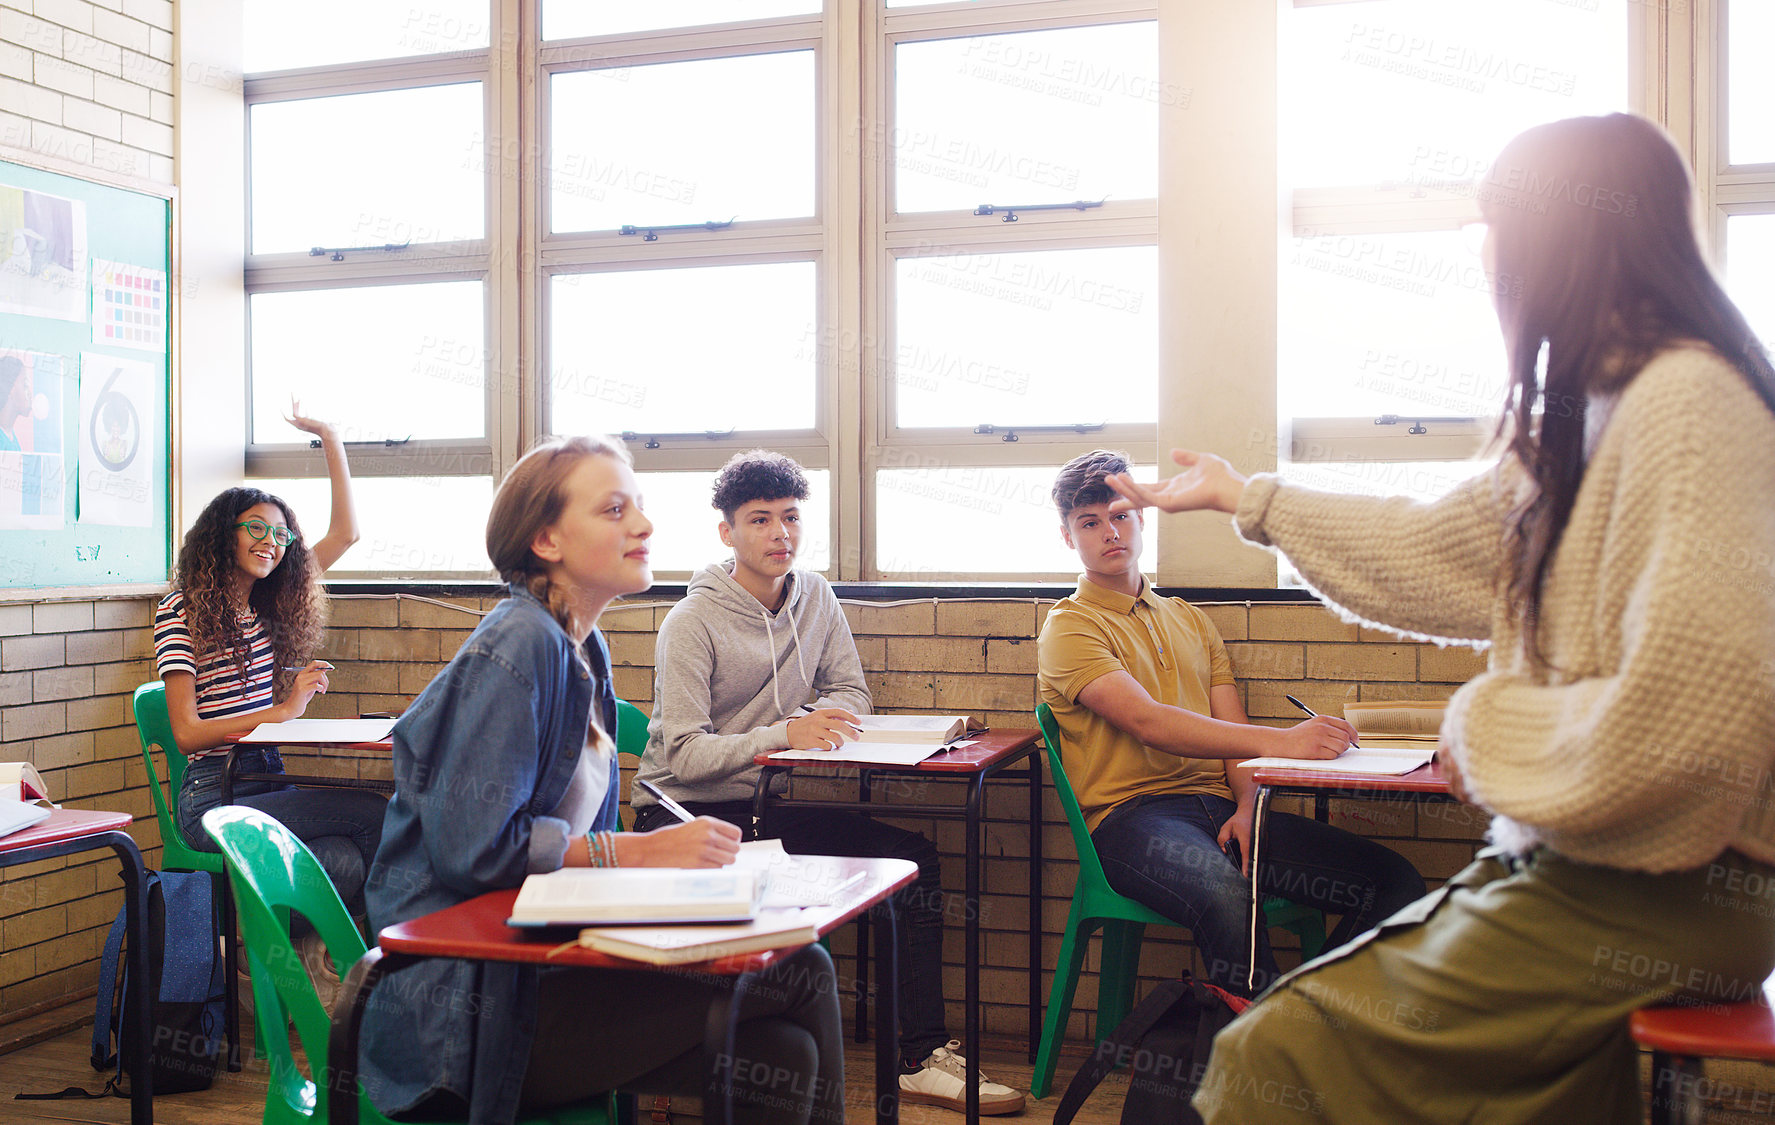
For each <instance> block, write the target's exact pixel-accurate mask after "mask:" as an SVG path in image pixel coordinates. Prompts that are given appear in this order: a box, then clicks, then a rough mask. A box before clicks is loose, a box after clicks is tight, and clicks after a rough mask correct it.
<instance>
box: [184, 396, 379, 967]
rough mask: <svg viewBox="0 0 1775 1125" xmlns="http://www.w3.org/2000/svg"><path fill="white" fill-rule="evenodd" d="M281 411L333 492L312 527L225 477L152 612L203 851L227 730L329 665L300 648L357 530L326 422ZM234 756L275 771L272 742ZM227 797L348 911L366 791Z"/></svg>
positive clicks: (289, 708) (320, 682) (189, 821)
mask: <svg viewBox="0 0 1775 1125" xmlns="http://www.w3.org/2000/svg"><path fill="white" fill-rule="evenodd" d="M287 421H288V422H289V423H290V424H291V425H293V426H295V427H296V428H297V429H299V430H305V431H307V432H308V433H311V434H314V435H315V436H316V437H318V438H320V441H321V451H322V452H323V453H324V455H325V456H326V460H327V472H328V476H329V477H330V479H331V482H332V496H333V509H332V516H331V519H330V521H329V524H328V527H327V534H326V536H325V537H324V538H322V539H321V540H320V541H319V542H317V543H315V544H313V545H312V546H310V545H309V544H308V543H306V542H305V541H304V540H303V538H302V531H301V527H300V526H299V525H298V524H297V522H296V513H295V512H293V511H291V510H290V506H289V505H288V504H286V503H284V502H283V501H282V500H280V499H278V498H277V497H276V496H273V495H271V494H270V493H267V492H262V491H260V490H259V489H256V488H230V489H228V490H226V491H225V492H223V493H222V494H221V495H219V496H217V497H216V498H215V499H214V500H211V501H210V503H209V506H208V507H206V508H205V509H204V510H203V514H201V515H199V516H198V517H197V522H196V523H194V524H192V525H191V530H190V531H189V532H187V533H186V535H185V542H184V545H183V546H181V547H180V549H179V564H178V579H177V583H176V585H175V587H174V589H173V591H172V593H170V594H168V595H167V596H166V597H165V598H163V599H162V600H161V602H160V606H159V608H158V609H157V610H156V611H155V614H154V655H155V662H156V665H157V669H158V671H159V673H160V677H161V679H162V680H164V681H165V682H166V703H167V713H168V717H169V718H170V719H171V720H172V727H173V738H174V739H175V740H176V741H177V742H178V744H179V750H180V752H181V753H183V754H184V755H186V757H187V759H188V765H187V766H186V769H185V781H184V784H183V785H182V786H181V788H180V790H179V794H178V812H177V817H178V822H179V830H180V831H181V832H182V833H184V835H185V840H186V842H187V843H189V844H190V845H191V846H192V847H194V848H199V849H201V850H203V851H210V852H213V851H215V850H216V846H215V845H214V844H213V843H211V841H210V839H209V836H208V835H207V834H206V833H205V832H204V831H203V827H202V824H201V823H200V821H201V818H202V816H203V814H204V813H205V812H206V811H208V810H209V809H211V808H213V807H214V806H216V805H218V804H221V800H222V770H223V766H224V765H225V764H226V762H227V758H228V750H229V748H230V746H231V745H232V743H233V739H235V738H237V737H238V736H240V735H241V734H244V733H245V732H247V731H250V730H252V729H253V728H254V727H256V726H258V725H259V724H260V723H272V722H282V721H285V720H288V719H296V718H300V717H301V716H302V714H303V713H304V712H305V711H307V709H308V704H309V701H310V700H312V699H313V698H314V697H315V695H317V694H319V693H321V692H324V691H326V690H327V671H328V669H329V668H331V667H332V666H331V665H329V664H328V663H327V662H326V661H324V660H315V659H314V658H313V657H314V654H315V650H317V649H318V648H319V647H320V643H321V635H322V632H323V631H324V627H325V624H326V598H325V596H324V594H323V592H322V590H321V586H320V574H321V572H322V571H324V570H326V569H327V568H328V567H330V566H332V565H333V564H334V563H335V562H337V561H338V560H339V556H341V555H343V554H344V553H345V551H346V548H348V547H350V546H351V545H352V544H353V543H354V542H356V541H357V537H358V527H357V513H356V511H355V509H354V508H353V506H352V499H351V472H350V469H349V467H348V466H347V464H346V460H345V446H344V444H343V443H342V442H341V441H340V440H339V434H338V432H337V431H336V430H335V429H334V428H333V426H332V424H331V423H329V422H322V421H318V420H316V419H314V418H309V417H306V416H304V415H303V414H302V412H301V404H300V403H297V402H295V401H292V402H291V403H290V414H289V417H288V418H287ZM237 762H238V770H239V772H242V773H282V772H283V761H282V759H281V758H280V757H279V756H278V753H277V748H276V747H263V748H261V747H251V748H242V750H241V751H240V753H239V755H238V756H237ZM233 799H234V803H236V804H240V805H250V806H252V807H253V808H256V809H260V810H262V811H264V812H267V813H269V814H270V815H272V816H274V817H276V818H277V819H278V820H280V821H282V822H283V824H284V825H285V827H287V828H289V829H290V831H292V832H294V833H295V834H296V835H297V836H299V837H300V838H301V839H302V840H303V841H304V842H305V843H306V844H307V845H308V846H309V848H310V849H311V850H312V851H313V852H314V853H315V856H316V858H318V859H319V860H320V861H321V864H322V866H323V867H325V868H326V871H327V874H328V875H330V876H331V877H332V879H333V885H334V886H335V887H337V888H338V890H339V894H340V897H341V898H343V899H344V900H345V902H346V904H347V905H348V906H350V907H351V909H352V911H353V912H354V913H358V914H361V913H362V912H363V897H364V895H363V887H364V874H365V872H366V871H368V870H369V867H370V861H371V860H372V859H373V858H374V857H375V855H376V844H377V842H378V840H380V839H381V836H382V813H383V809H384V807H385V806H386V802H385V801H384V800H383V799H382V798H381V797H380V796H378V795H377V794H375V793H370V792H366V791H363V790H343V789H332V790H325V789H297V788H295V787H294V786H289V785H283V784H279V783H277V782H265V781H255V782H242V783H239V784H237V785H235V787H234V798H233ZM311 937H312V935H311ZM310 944H312V941H310ZM305 952H306V951H305ZM323 961H324V958H321V959H319V960H317V961H314V962H313V963H314V964H317V965H318V964H320V963H322V962H323ZM323 998H324V997H323Z"/></svg>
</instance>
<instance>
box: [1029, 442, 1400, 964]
mask: <svg viewBox="0 0 1775 1125" xmlns="http://www.w3.org/2000/svg"><path fill="white" fill-rule="evenodd" d="M1127 471H1128V459H1127V457H1126V456H1125V455H1123V454H1120V453H1112V452H1109V451H1106V450H1097V451H1096V452H1093V453H1087V454H1085V455H1084V456H1081V457H1075V458H1074V459H1073V460H1071V461H1069V462H1067V464H1066V466H1065V467H1064V468H1062V469H1061V470H1060V475H1059V477H1058V478H1056V480H1055V482H1054V489H1053V499H1054V505H1055V507H1056V508H1058V509H1059V511H1060V520H1061V531H1060V533H1061V536H1062V537H1063V538H1064V539H1065V540H1066V545H1067V546H1069V547H1071V548H1073V549H1074V550H1075V551H1077V552H1078V556H1079V562H1080V564H1081V565H1082V566H1083V567H1084V573H1083V574H1081V575H1079V587H1078V590H1077V592H1076V593H1074V594H1073V596H1072V597H1069V598H1066V599H1064V600H1063V601H1061V602H1060V603H1059V604H1058V605H1056V606H1055V607H1054V608H1053V610H1052V611H1050V612H1049V614H1048V619H1047V621H1046V622H1045V623H1044V624H1043V625H1042V633H1041V639H1040V642H1039V644H1038V650H1039V660H1040V667H1041V675H1040V680H1039V685H1038V689H1037V693H1038V696H1039V698H1040V700H1041V702H1043V703H1046V704H1047V705H1048V706H1049V707H1050V708H1052V709H1053V712H1054V718H1055V720H1056V721H1057V722H1058V724H1059V726H1060V742H1061V758H1062V759H1063V761H1064V762H1065V765H1066V775H1067V777H1068V778H1069V779H1070V780H1071V782H1072V785H1073V788H1074V790H1076V791H1077V793H1078V799H1079V805H1080V807H1081V808H1082V809H1083V811H1084V814H1085V823H1086V824H1087V825H1088V826H1089V827H1090V829H1091V839H1092V841H1093V842H1094V843H1095V844H1096V845H1097V855H1098V858H1099V859H1100V860H1101V861H1102V863H1103V871H1104V874H1105V875H1106V876H1108V878H1109V883H1110V886H1111V887H1113V888H1115V889H1116V890H1117V891H1118V892H1120V893H1121V894H1124V895H1126V896H1128V897H1129V898H1131V899H1134V900H1135V901H1137V902H1140V903H1143V904H1145V905H1146V906H1149V907H1151V908H1152V909H1154V910H1156V911H1158V912H1159V913H1160V914H1163V915H1165V916H1166V917H1167V918H1172V919H1175V920H1176V921H1177V922H1178V923H1179V924H1181V925H1184V926H1188V927H1189V928H1190V931H1191V932H1192V933H1193V934H1194V936H1195V940H1196V944H1197V945H1198V946H1199V947H1200V948H1201V950H1202V958H1203V960H1204V962H1205V963H1206V964H1207V968H1208V978H1209V980H1210V981H1211V982H1212V983H1214V984H1218V985H1220V986H1221V987H1223V988H1226V989H1228V990H1231V991H1234V992H1240V993H1248V992H1249V989H1248V987H1247V979H1248V973H1247V968H1248V966H1247V965H1246V960H1247V957H1248V955H1249V954H1248V950H1249V940H1250V935H1249V932H1248V926H1249V920H1248V918H1249V916H1248V909H1249V907H1248V903H1249V897H1248V896H1249V894H1250V891H1249V884H1248V883H1247V881H1246V876H1245V874H1244V867H1245V861H1244V856H1245V855H1247V854H1248V853H1249V850H1250V843H1251V814H1252V803H1253V800H1254V798H1255V787H1254V786H1252V784H1251V783H1250V780H1249V778H1248V776H1246V775H1243V774H1241V772H1240V771H1236V770H1229V769H1228V768H1227V767H1228V766H1229V765H1233V764H1236V763H1237V762H1238V761H1239V760H1242V759H1245V758H1255V757H1262V756H1266V755H1267V756H1278V757H1288V758H1317V759H1324V758H1333V757H1336V756H1337V755H1338V754H1340V753H1342V752H1343V750H1344V748H1345V747H1347V746H1348V745H1349V744H1350V740H1351V739H1352V738H1353V737H1354V736H1355V731H1354V729H1353V728H1351V727H1350V725H1349V724H1348V723H1346V722H1344V721H1343V720H1342V719H1335V718H1331V717H1329V716H1319V717H1317V718H1312V719H1308V720H1307V721H1306V722H1304V723H1300V724H1297V725H1296V726H1293V727H1288V728H1277V727H1261V726H1253V725H1251V722H1250V720H1249V719H1247V718H1246V716H1245V708H1244V706H1243V705H1242V704H1241V703H1240V702H1239V692H1238V688H1237V687H1236V686H1235V685H1234V682H1233V667H1232V662H1231V661H1230V660H1229V659H1228V658H1227V652H1226V646H1225V645H1224V644H1223V643H1222V642H1221V639H1220V634H1219V632H1218V631H1216V630H1215V628H1214V625H1213V623H1212V622H1210V621H1209V620H1208V617H1207V615H1206V614H1204V613H1203V612H1202V611H1201V610H1199V609H1197V608H1196V607H1194V606H1192V605H1190V604H1188V603H1187V602H1184V601H1182V600H1181V599H1178V598H1161V597H1159V596H1158V595H1157V594H1155V593H1154V592H1153V589H1152V585H1151V584H1150V583H1149V582H1147V581H1146V579H1145V578H1144V577H1143V576H1142V575H1141V573H1140V548H1141V536H1142V534H1143V533H1144V530H1145V524H1144V519H1143V517H1142V515H1141V513H1140V512H1139V511H1132V512H1117V513H1113V514H1112V513H1111V512H1110V511H1109V506H1110V502H1111V501H1112V500H1114V499H1115V493H1114V492H1112V491H1111V490H1110V488H1109V486H1108V485H1107V484H1105V483H1104V478H1105V477H1107V476H1109V475H1111V474H1112V473H1123V472H1127ZM1265 832H1266V834H1265V837H1264V863H1263V870H1262V872H1261V873H1260V878H1261V884H1262V885H1261V887H1260V889H1261V890H1262V892H1263V893H1264V894H1276V895H1281V896H1282V897H1284V898H1287V899H1290V900H1292V901H1294V902H1299V903H1305V904H1307V905H1310V906H1315V907H1318V908H1320V909H1322V910H1325V911H1327V912H1328V913H1333V914H1337V915H1341V917H1340V919H1339V921H1338V923H1337V926H1336V927H1335V928H1334V929H1333V930H1332V932H1331V934H1330V937H1329V940H1328V943H1327V946H1326V948H1327V949H1330V948H1334V947H1336V946H1338V945H1341V944H1343V943H1344V942H1346V941H1348V940H1349V939H1350V938H1352V937H1354V936H1356V935H1357V934H1360V933H1362V932H1364V931H1366V930H1368V929H1369V928H1371V927H1372V926H1373V925H1374V924H1375V923H1376V922H1378V921H1380V920H1381V919H1382V918H1385V917H1386V916H1387V915H1389V914H1391V913H1392V912H1393V911H1395V910H1397V909H1398V908H1399V907H1401V906H1404V905H1405V904H1406V903H1408V902H1410V901H1412V900H1413V899H1415V898H1417V897H1419V896H1420V895H1422V894H1423V893H1424V881H1423V879H1422V878H1421V877H1420V876H1419V875H1418V873H1417V871H1416V870H1414V869H1413V868H1412V866H1411V864H1409V863H1407V862H1406V861H1405V859H1404V858H1402V857H1401V856H1399V855H1398V854H1397V853H1395V852H1393V851H1391V850H1389V849H1387V848H1385V847H1382V846H1381V845H1380V844H1377V843H1374V842H1373V841H1371V840H1365V839H1363V838H1362V837H1360V836H1355V835H1352V834H1351V833H1348V832H1345V831H1343V830H1342V829H1338V828H1333V827H1331V826H1330V825H1328V824H1320V823H1319V822H1318V821H1315V820H1310V819H1308V818H1306V817H1300V816H1293V815H1290V814H1287V813H1272V814H1271V815H1270V818H1269V820H1268V822H1267V824H1266V829H1265ZM1276 972H1277V970H1276V963H1275V958H1274V956H1273V955H1272V954H1271V952H1270V947H1269V941H1268V938H1267V935H1264V934H1262V933H1260V934H1259V935H1258V964H1257V972H1256V980H1257V984H1258V988H1259V989H1261V988H1262V987H1264V986H1265V985H1267V984H1268V983H1269V982H1270V981H1271V980H1273V979H1274V978H1275V976H1276Z"/></svg>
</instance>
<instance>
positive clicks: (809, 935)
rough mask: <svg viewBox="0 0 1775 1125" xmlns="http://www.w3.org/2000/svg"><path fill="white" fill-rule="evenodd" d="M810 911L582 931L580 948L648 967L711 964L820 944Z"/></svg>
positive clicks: (794, 910) (818, 934)
mask: <svg viewBox="0 0 1775 1125" xmlns="http://www.w3.org/2000/svg"><path fill="white" fill-rule="evenodd" d="M819 938H820V932H819V929H818V928H817V927H816V926H815V925H814V924H813V923H812V922H811V921H809V920H807V917H806V912H805V911H802V910H797V909H786V910H768V911H765V912H764V913H763V914H761V915H760V916H759V917H758V918H757V919H756V920H754V921H751V922H745V923H741V924H739V925H737V926H624V927H620V928H615V927H613V928H602V927H601V928H596V929H585V930H581V931H579V944H580V945H582V946H584V947H585V948H587V949H595V950H597V951H598V952H599V953H608V954H610V955H611V956H612V957H626V958H629V959H630V960H633V961H645V962H646V963H648V964H650V965H685V964H690V963H692V962H697V961H713V960H716V959H717V958H721V957H731V956H736V955H738V954H742V953H756V952H757V951H759V950H760V949H784V948H789V947H793V946H798V945H807V944H808V943H810V942H814V941H818V940H819Z"/></svg>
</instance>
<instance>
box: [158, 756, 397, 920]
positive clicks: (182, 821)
mask: <svg viewBox="0 0 1775 1125" xmlns="http://www.w3.org/2000/svg"><path fill="white" fill-rule="evenodd" d="M236 761H237V762H238V767H237V769H236V771H235V772H236V773H237V774H238V773H282V772H283V771H284V766H283V758H282V757H281V756H279V754H278V752H277V748H276V747H275V746H272V747H267V748H264V749H260V748H257V747H255V748H251V749H248V748H245V747H243V748H242V749H241V750H240V751H239V753H238V755H237V757H236ZM226 763H227V755H226V754H212V755H211V756H209V757H207V758H200V759H198V760H197V761H195V762H192V763H191V764H190V765H189V766H187V767H186V768H185V784H184V785H183V786H181V787H180V789H179V801H178V805H179V807H178V814H177V815H178V821H179V832H180V834H182V835H183V836H184V837H185V842H186V843H187V844H189V845H190V846H191V847H193V848H196V849H197V850H198V851H201V852H214V851H220V850H221V849H219V848H217V847H216V842H215V841H214V840H212V839H210V837H209V833H207V832H205V831H204V830H203V814H204V813H206V812H208V811H210V810H211V809H213V808H215V807H216V806H217V805H220V804H221V803H222V769H223V767H224V765H225V764H226ZM234 803H235V804H237V805H246V806H247V807H248V808H254V809H258V810H259V811H260V812H263V813H267V814H269V815H270V816H272V817H275V818H276V819H277V821H278V822H279V823H281V824H282V825H283V826H284V827H285V828H288V829H289V830H290V831H291V832H293V833H295V835H296V838H297V839H299V840H301V841H302V842H303V843H304V844H307V845H308V850H309V851H311V852H313V853H314V858H315V859H317V860H319V861H320V865H321V868H322V869H323V870H325V871H326V873H327V877H328V878H330V879H332V880H333V887H334V889H335V890H337V891H338V892H339V897H340V898H341V899H343V900H344V901H345V906H346V909H348V910H350V911H351V913H352V914H353V915H354V916H362V915H363V914H364V913H365V910H364V878H365V875H366V874H367V873H368V872H369V870H370V863H371V861H372V860H374V859H375V858H376V847H377V845H379V844H380V843H381V842H382V814H383V812H384V811H385V810H386V809H387V808H388V801H387V800H386V799H385V798H383V797H382V796H381V795H380V794H377V793H371V792H369V791H367V790H363V789H298V788H296V787H295V786H294V785H283V784H280V783H278V782H275V781H237V782H235V785H234Z"/></svg>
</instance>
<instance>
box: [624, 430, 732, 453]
mask: <svg viewBox="0 0 1775 1125" xmlns="http://www.w3.org/2000/svg"><path fill="white" fill-rule="evenodd" d="M732 433H733V427H731V426H729V427H728V428H727V429H725V430H681V431H679V432H678V433H675V434H648V435H647V440H646V441H643V442H641V448H642V449H658V448H659V447H660V442H659V439H660V438H703V439H705V440H708V441H715V440H717V439H719V438H724V437H728V436H730V435H732ZM621 437H622V439H623V440H624V441H626V442H629V443H630V444H633V443H635V442H637V441H641V435H640V434H638V433H636V432H635V431H634V430H624V431H623V432H622V434H621Z"/></svg>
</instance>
